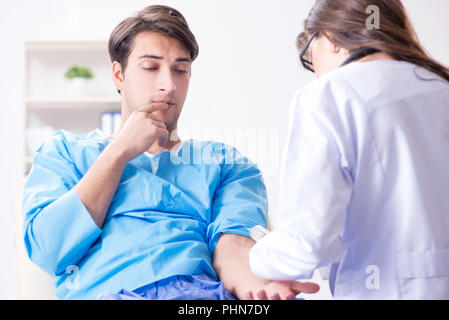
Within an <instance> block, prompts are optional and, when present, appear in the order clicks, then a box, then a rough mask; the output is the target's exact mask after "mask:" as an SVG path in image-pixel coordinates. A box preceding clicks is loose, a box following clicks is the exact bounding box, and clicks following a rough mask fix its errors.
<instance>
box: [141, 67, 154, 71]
mask: <svg viewBox="0 0 449 320" xmlns="http://www.w3.org/2000/svg"><path fill="white" fill-rule="evenodd" d="M156 69H157V68H143V70H146V71H154V70H156Z"/></svg>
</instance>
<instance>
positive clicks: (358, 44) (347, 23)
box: [296, 0, 449, 82]
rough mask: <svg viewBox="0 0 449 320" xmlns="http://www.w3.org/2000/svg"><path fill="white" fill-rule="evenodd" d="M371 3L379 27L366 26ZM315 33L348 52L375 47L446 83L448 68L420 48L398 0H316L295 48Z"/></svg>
mask: <svg viewBox="0 0 449 320" xmlns="http://www.w3.org/2000/svg"><path fill="white" fill-rule="evenodd" d="M372 5H374V6H376V7H377V8H379V11H380V28H379V29H368V28H367V19H368V18H369V16H370V14H368V13H366V10H367V8H368V7H370V6H372ZM315 32H318V33H319V35H321V34H325V35H326V36H327V37H328V38H329V40H330V41H331V42H333V43H334V44H335V45H336V46H339V47H341V48H345V49H347V50H348V51H349V52H350V53H354V52H355V51H357V50H359V49H361V48H365V47H371V48H375V49H378V50H380V51H381V52H384V53H386V54H388V55H390V56H392V57H393V58H394V59H396V60H399V61H407V62H410V63H413V64H415V65H417V66H420V67H423V68H425V69H427V70H429V71H431V72H433V73H435V74H437V75H439V76H441V77H442V78H443V79H445V80H447V81H448V82H449V68H448V67H446V66H444V65H442V64H441V63H439V62H438V61H436V60H435V59H433V58H432V57H431V56H430V55H429V54H428V53H427V52H426V50H425V49H424V48H423V46H422V45H421V43H420V41H419V39H418V36H417V35H416V32H415V30H414V27H413V25H412V23H411V22H410V19H409V17H408V15H407V12H406V10H405V8H404V5H403V4H402V2H401V1H400V0H316V2H315V5H314V6H313V8H312V10H311V11H310V13H309V15H308V17H307V18H306V20H305V22H304V31H303V32H302V33H301V34H300V35H299V36H298V37H297V41H296V44H297V47H298V49H299V50H302V49H303V48H304V47H305V45H306V43H307V41H308V40H309V39H310V38H311V36H312V35H313V34H314V33H315ZM429 80H431V79H429Z"/></svg>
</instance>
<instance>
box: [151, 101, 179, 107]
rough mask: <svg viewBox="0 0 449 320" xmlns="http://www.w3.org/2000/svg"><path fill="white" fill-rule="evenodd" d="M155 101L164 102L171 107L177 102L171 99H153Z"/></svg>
mask: <svg viewBox="0 0 449 320" xmlns="http://www.w3.org/2000/svg"><path fill="white" fill-rule="evenodd" d="M153 103H163V104H166V105H168V106H169V107H172V106H174V105H175V103H174V102H173V101H171V100H156V101H153Z"/></svg>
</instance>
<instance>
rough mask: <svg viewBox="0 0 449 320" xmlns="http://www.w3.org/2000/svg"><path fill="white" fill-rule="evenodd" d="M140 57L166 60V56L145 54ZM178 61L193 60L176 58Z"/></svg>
mask: <svg viewBox="0 0 449 320" xmlns="http://www.w3.org/2000/svg"><path fill="white" fill-rule="evenodd" d="M139 59H156V60H164V57H160V56H155V55H150V54H145V55H143V56H140V57H139ZM175 61H176V62H192V60H191V59H190V58H177V59H176V60H175Z"/></svg>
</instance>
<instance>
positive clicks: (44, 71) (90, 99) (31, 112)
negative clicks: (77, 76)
mask: <svg viewBox="0 0 449 320" xmlns="http://www.w3.org/2000/svg"><path fill="white" fill-rule="evenodd" d="M107 45H108V43H107V41H104V40H78V39H77V40H64V39H60V40H29V41H25V42H24V45H23V64H24V68H23V70H24V80H25V81H24V88H23V91H24V98H23V113H22V114H23V123H22V126H23V148H22V152H23V154H22V157H21V159H22V160H21V162H22V164H23V166H22V168H23V171H22V172H23V173H24V175H25V176H26V174H27V173H28V172H29V169H30V167H31V164H32V160H33V150H35V149H36V145H39V144H40V140H42V142H44V141H45V140H46V139H45V138H44V137H46V136H48V134H49V131H50V128H51V130H52V131H58V130H61V129H64V130H68V131H71V132H74V133H76V134H84V133H88V132H91V131H92V130H95V129H97V128H100V118H101V115H102V113H103V112H120V108H121V103H120V96H119V95H118V93H117V91H116V90H115V87H114V85H113V83H112V71H111V61H110V59H109V55H108V50H107ZM73 65H79V66H86V67H89V68H90V69H91V70H92V71H93V73H94V78H93V79H89V80H86V82H85V87H84V90H83V91H82V92H80V91H79V90H77V92H74V90H73V82H72V81H71V80H68V79H66V78H65V77H64V74H65V72H66V71H67V70H68V69H69V68H70V67H71V66H73ZM40 129H47V130H46V131H45V130H42V131H41V130H40ZM36 132H38V133H39V132H40V133H39V134H35V133H36ZM30 137H31V139H30ZM31 140H33V141H31Z"/></svg>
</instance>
